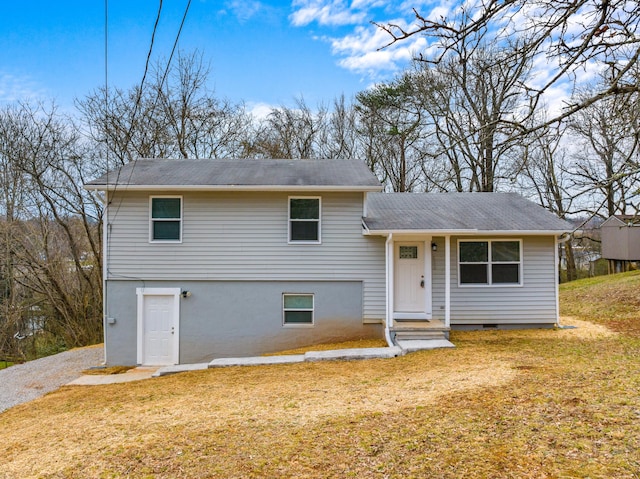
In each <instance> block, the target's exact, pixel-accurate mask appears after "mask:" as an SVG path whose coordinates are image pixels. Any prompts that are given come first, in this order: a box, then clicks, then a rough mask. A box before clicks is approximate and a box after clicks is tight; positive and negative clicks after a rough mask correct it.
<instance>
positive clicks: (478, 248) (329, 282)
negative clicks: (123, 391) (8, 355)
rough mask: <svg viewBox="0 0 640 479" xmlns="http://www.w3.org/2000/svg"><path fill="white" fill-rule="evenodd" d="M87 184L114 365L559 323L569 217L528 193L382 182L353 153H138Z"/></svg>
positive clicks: (193, 360)
mask: <svg viewBox="0 0 640 479" xmlns="http://www.w3.org/2000/svg"><path fill="white" fill-rule="evenodd" d="M85 186H86V188H88V189H90V190H98V191H101V192H102V194H103V195H104V199H105V215H104V272H105V273H104V274H105V277H104V288H105V289H104V303H105V306H104V307H105V325H104V328H105V350H106V361H107V363H108V364H131V365H132V364H145V365H169V364H178V363H201V362H204V361H208V360H211V359H213V358H218V357H237V356H255V355H260V354H264V353H269V352H274V351H278V350H285V349H290V348H295V347H300V346H306V345H311V344H316V343H323V342H338V341H345V340H351V339H358V338H372V337H378V338H386V339H387V342H388V343H390V344H392V343H401V342H402V341H409V340H413V339H427V338H433V337H447V336H448V331H449V329H450V328H474V329H482V328H514V327H518V328H526V327H552V326H554V325H555V324H556V323H557V322H558V290H557V284H558V274H557V271H558V267H557V264H558V263H557V258H558V255H557V250H558V248H557V244H558V241H562V240H563V239H564V236H563V235H565V233H567V232H568V231H570V230H571V225H569V224H568V223H566V222H564V221H562V220H560V219H558V218H556V217H555V216H554V215H552V214H551V213H549V212H547V211H546V210H544V209H542V208H541V207H539V206H537V205H535V204H533V203H531V202H529V201H527V200H525V199H523V198H522V197H520V196H519V195H517V194H512V193H507V194H501V193H450V194H449V193H448V194H427V193H422V194H421V193H384V192H382V186H381V184H380V182H379V181H378V179H377V178H376V177H375V176H374V175H373V174H372V173H371V172H370V170H369V169H368V168H367V166H366V165H365V164H364V163H363V162H360V161H355V160H349V161H344V160H246V159H241V160H164V159H163V160H158V159H152V160H138V161H134V162H131V163H129V164H127V165H125V166H123V167H121V168H119V169H118V170H116V171H111V172H109V173H108V174H106V175H104V176H103V177H101V178H98V179H96V180H94V181H91V182H90V183H88V184H86V185H85Z"/></svg>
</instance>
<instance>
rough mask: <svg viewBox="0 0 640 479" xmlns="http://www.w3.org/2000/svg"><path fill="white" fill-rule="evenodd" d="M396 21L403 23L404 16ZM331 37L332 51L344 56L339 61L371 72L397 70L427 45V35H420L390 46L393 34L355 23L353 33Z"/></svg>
mask: <svg viewBox="0 0 640 479" xmlns="http://www.w3.org/2000/svg"><path fill="white" fill-rule="evenodd" d="M393 22H394V23H396V24H401V23H404V22H403V21H402V20H393ZM405 26H406V25H405ZM328 40H329V41H330V42H331V49H332V52H333V53H334V54H335V55H337V56H340V57H342V59H341V60H340V61H339V65H341V66H342V67H344V68H346V69H348V70H352V71H355V72H359V73H369V74H372V73H373V72H375V71H381V70H386V71H395V70H398V69H399V68H401V67H402V66H404V65H406V64H408V63H409V62H410V61H411V59H412V58H414V57H415V56H416V54H417V53H419V52H421V51H424V49H425V48H426V47H427V42H426V39H425V38H424V37H420V36H417V37H414V38H412V39H410V40H406V41H404V42H400V43H396V44H394V45H389V46H387V45H388V44H389V42H390V41H391V37H390V36H389V34H388V33H387V32H385V31H383V30H381V29H380V28H377V27H375V26H373V25H370V26H368V27H362V26H360V27H356V28H355V30H354V32H353V33H352V34H350V35H347V36H344V37H341V38H332V39H328ZM383 47H384V48H383Z"/></svg>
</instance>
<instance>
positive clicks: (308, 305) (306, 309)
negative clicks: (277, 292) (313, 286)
mask: <svg viewBox="0 0 640 479" xmlns="http://www.w3.org/2000/svg"><path fill="white" fill-rule="evenodd" d="M282 304H283V311H284V314H283V317H284V325H285V326H293V325H313V294H286V293H285V294H283V295H282Z"/></svg>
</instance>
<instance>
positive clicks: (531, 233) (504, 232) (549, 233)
mask: <svg viewBox="0 0 640 479" xmlns="http://www.w3.org/2000/svg"><path fill="white" fill-rule="evenodd" d="M391 233H392V234H393V235H455V236H558V235H563V234H565V233H568V231H566V230H497V231H487V230H470V229H465V230H444V229H440V230H369V229H368V230H366V231H365V232H364V233H363V234H365V235H370V236H388V235H389V234H391Z"/></svg>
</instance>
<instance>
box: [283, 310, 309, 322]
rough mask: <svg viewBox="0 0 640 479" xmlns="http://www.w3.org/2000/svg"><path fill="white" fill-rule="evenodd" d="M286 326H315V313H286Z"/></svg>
mask: <svg viewBox="0 0 640 479" xmlns="http://www.w3.org/2000/svg"><path fill="white" fill-rule="evenodd" d="M284 323H285V324H313V313H312V312H311V311H285V312H284Z"/></svg>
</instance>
